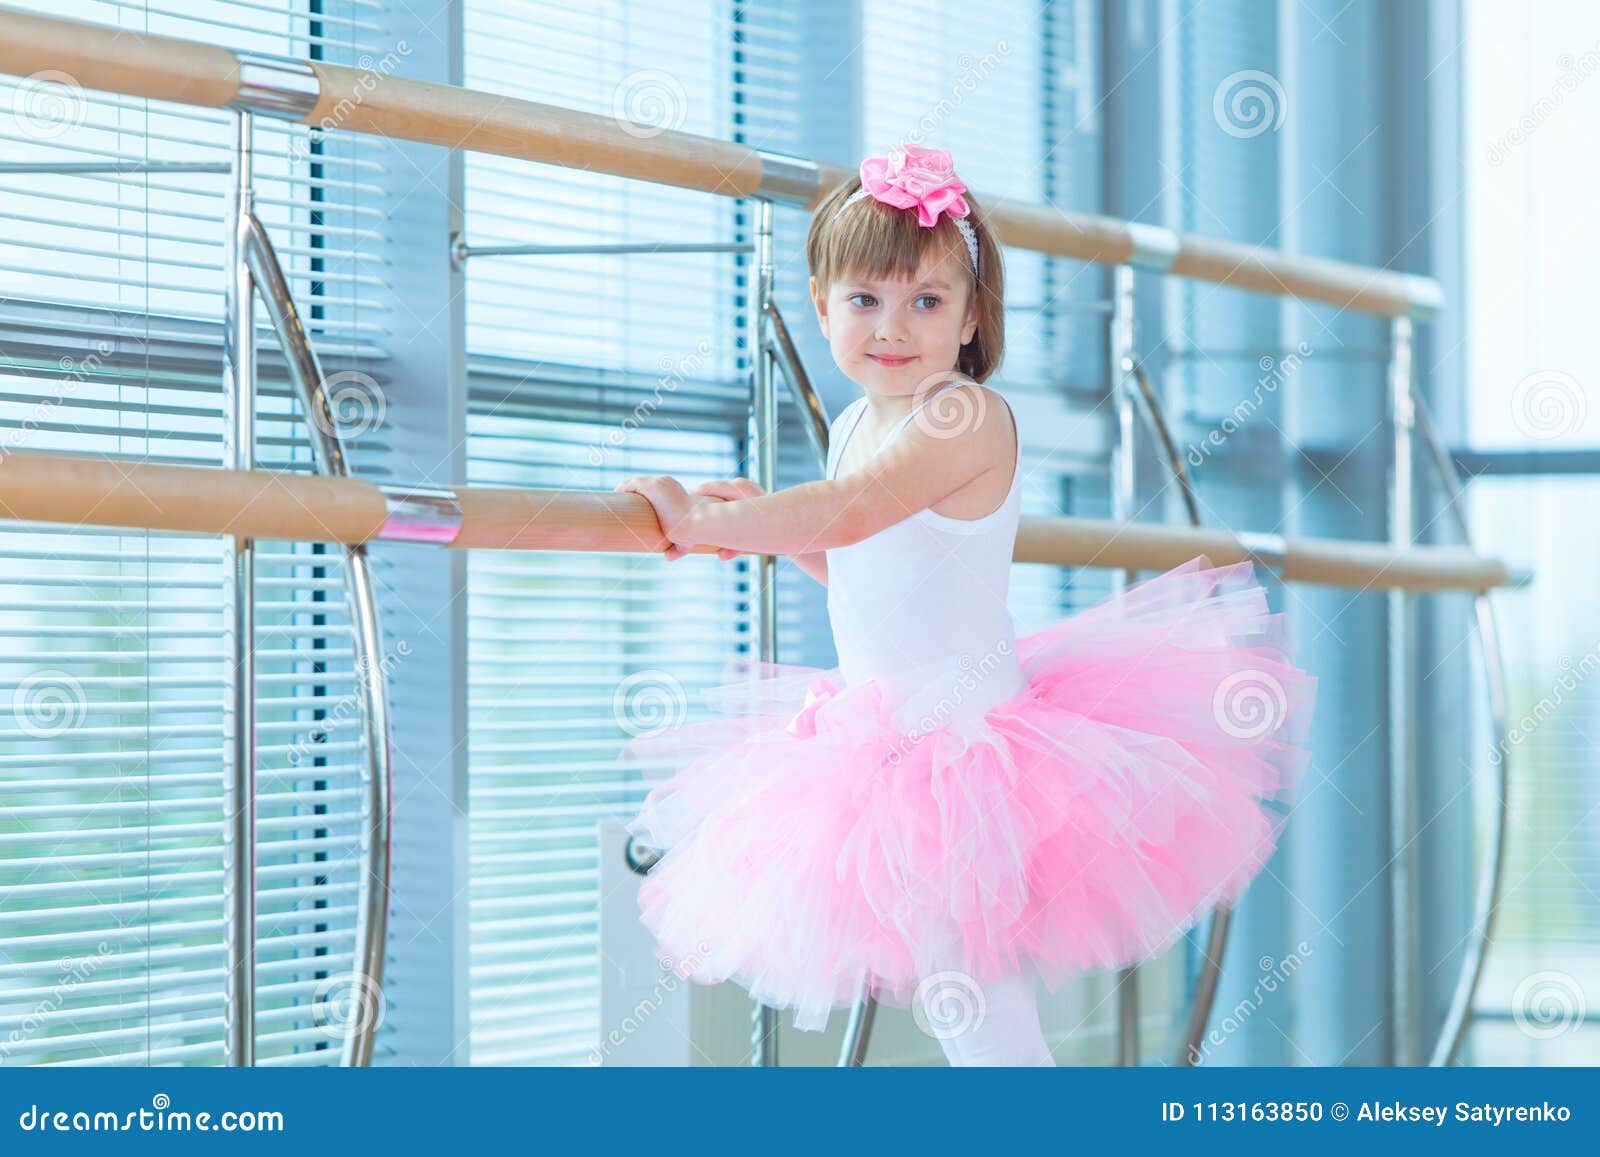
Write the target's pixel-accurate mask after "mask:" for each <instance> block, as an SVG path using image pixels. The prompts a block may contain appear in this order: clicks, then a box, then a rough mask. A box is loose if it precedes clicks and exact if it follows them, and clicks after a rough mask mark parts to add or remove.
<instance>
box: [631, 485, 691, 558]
mask: <svg viewBox="0 0 1600 1157" xmlns="http://www.w3.org/2000/svg"><path fill="white" fill-rule="evenodd" d="M616 490H618V491H619V492H622V493H627V494H638V495H641V496H642V497H643V498H644V499H645V500H646V501H647V502H649V503H650V505H651V507H653V508H654V509H655V512H656V521H657V522H659V523H660V524H661V533H662V535H663V536H664V537H665V538H666V539H667V540H668V542H669V545H668V547H667V551H666V554H667V558H668V559H669V560H670V559H675V558H681V557H682V556H683V555H685V554H687V553H688V548H689V547H691V546H694V545H695V544H694V543H692V542H686V541H684V540H683V538H682V529H681V528H682V523H683V520H684V518H685V517H687V515H688V513H689V509H690V508H691V507H692V506H694V505H695V500H694V499H692V498H690V497H689V493H688V491H686V490H684V488H683V483H681V482H679V481H678V480H677V479H676V478H673V477H672V476H671V475H667V474H639V475H635V476H634V477H632V478H629V479H628V480H627V481H625V482H619V483H617V485H616ZM674 532H677V533H676V534H675V533H674Z"/></svg>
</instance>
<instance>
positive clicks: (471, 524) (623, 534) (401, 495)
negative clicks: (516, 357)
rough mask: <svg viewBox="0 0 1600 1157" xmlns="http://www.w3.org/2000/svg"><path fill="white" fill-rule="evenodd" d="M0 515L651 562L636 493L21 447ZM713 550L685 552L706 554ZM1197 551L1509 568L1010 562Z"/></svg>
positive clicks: (1441, 554)
mask: <svg viewBox="0 0 1600 1157" xmlns="http://www.w3.org/2000/svg"><path fill="white" fill-rule="evenodd" d="M0 519H10V520H14V521H20V522H46V523H55V524H63V525H68V526H97V527H115V528H121V529H127V530H133V531H157V532H165V533H178V534H206V535H233V536H235V537H238V538H251V539H276V540H282V541H289V542H331V543H365V542H375V541H393V542H424V543H432V544H433V545H436V546H443V547H449V548H452V549H457V550H573V551H601V552H611V553H644V554H659V553H661V552H662V551H664V550H665V549H666V547H667V540H666V538H665V537H663V535H662V534H661V527H660V524H659V523H658V522H657V521H656V516H655V511H654V510H653V509H652V508H651V506H650V503H649V502H648V501H647V500H646V499H644V498H643V497H642V496H640V495H637V494H629V493H620V492H616V491H589V490H514V489H510V490H508V489H499V488H494V487H482V486H478V487H463V488H461V489H459V490H437V489H434V488H428V487H407V486H396V485H388V484H383V485H380V484H377V483H373V482H368V481H365V480H363V479H359V478H335V477H327V476H319V475H315V474H291V473H279V472H273V471H265V470H223V469H219V468H215V467H201V466H170V465H163V464H160V463H151V462H140V461H137V460H132V459H119V458H110V457H87V456H85V457H78V456H73V455H66V454H46V453H39V452H35V451H15V452H13V453H10V454H7V455H5V456H4V458H3V459H0ZM715 550H716V548H715V547H712V546H702V547H696V548H694V550H693V551H692V552H691V553H694V554H713V553H714V552H715ZM1200 554H1204V555H1206V556H1207V557H1209V558H1210V559H1211V561H1212V562H1213V563H1216V564H1225V563H1231V562H1238V561H1242V560H1244V559H1254V560H1256V561H1258V562H1261V563H1262V564H1263V565H1267V566H1270V567H1271V568H1272V569H1273V570H1275V571H1276V572H1277V573H1278V574H1280V575H1281V576H1282V577H1283V578H1284V579H1285V580H1287V581H1290V582H1303V583H1311V584H1316V585H1322V586H1339V587H1351V588H1355V589H1358V590H1365V589H1387V588H1391V587H1399V588H1404V589H1407V590H1415V591H1447V590H1470V591H1481V590H1486V589H1489V588H1491V587H1498V586H1505V585H1507V584H1509V583H1511V582H1512V581H1513V579H1512V576H1511V575H1510V573H1509V572H1508V570H1507V568H1506V566H1505V564H1504V563H1502V562H1500V561H1499V560H1498V559H1493V558H1487V557H1484V556H1483V555H1479V554H1474V553H1473V552H1472V551H1470V550H1466V549H1463V548H1459V547H1440V546H1413V547H1409V548H1406V549H1403V550H1395V549H1394V548H1392V547H1390V546H1388V545H1386V544H1384V543H1376V542H1359V541H1347V540H1334V539H1280V538H1276V537H1273V536H1267V535H1235V534H1233V533H1230V532H1228V531H1225V530H1194V529H1190V528H1187V527H1177V526H1160V525H1151V524H1146V523H1118V522H1112V521H1109V520H1102V519H1093V518H1057V517H1042V516H1029V517H1027V518H1024V519H1022V522H1021V526H1020V527H1019V529H1018V533H1017V545H1016V550H1015V552H1014V554H1013V556H1012V557H1013V558H1014V560H1015V561H1017V562H1031V563H1045V564H1049V565H1053V566H1071V567H1105V568H1114V569H1118V570H1167V569H1170V568H1171V567H1174V566H1179V565H1181V564H1182V563H1185V562H1188V561H1189V560H1190V559H1192V558H1194V557H1195V556H1196V555H1200Z"/></svg>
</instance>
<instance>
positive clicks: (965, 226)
mask: <svg viewBox="0 0 1600 1157" xmlns="http://www.w3.org/2000/svg"><path fill="white" fill-rule="evenodd" d="M871 195H872V194H871V191H870V190H868V189H867V188H866V187H865V186H863V187H862V188H860V189H857V190H856V191H855V192H854V193H851V194H850V195H849V196H848V197H846V198H845V199H844V204H843V205H840V206H839V212H838V213H835V214H834V215H833V220H838V218H839V213H843V212H844V211H845V209H846V208H847V207H848V206H850V205H852V204H854V203H855V202H857V201H859V200H861V198H863V197H868V196H871ZM945 216H946V217H949V218H950V221H951V222H952V223H953V224H954V225H955V227H956V228H957V229H959V230H961V236H962V237H964V238H965V239H966V242H967V256H968V257H970V258H972V275H973V276H974V277H976V276H977V275H978V233H977V230H975V229H974V228H973V227H972V222H970V221H968V220H967V219H966V218H965V217H956V216H953V215H952V214H950V213H948V212H946V213H945Z"/></svg>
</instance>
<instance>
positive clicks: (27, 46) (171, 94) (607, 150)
mask: <svg viewBox="0 0 1600 1157" xmlns="http://www.w3.org/2000/svg"><path fill="white" fill-rule="evenodd" d="M280 59H281V58H269V57H259V56H254V57H253V56H249V55H248V54H245V55H236V54H235V53H234V52H232V51H231V50H229V49H226V48H220V47H217V46H215V45H210V44H203V43H200V42H198V41H191V40H182V39H178V38H175V37H169V36H155V35H150V34H147V33H142V32H137V31H135V30H133V29H130V28H111V27H108V26H106V25H103V24H96V23H92V22H88V21H78V20H65V19H62V18H60V17H55V16H43V15H39V14H37V13H32V12H20V11H18V10H16V9H14V8H7V7H3V6H0V72H7V73H11V74H13V75H16V76H31V75H32V74H34V73H36V72H39V71H40V70H43V69H54V70H58V71H61V72H64V73H66V74H68V75H69V76H71V77H72V78H73V80H74V81H76V82H77V83H78V84H80V85H82V86H84V87H86V88H92V89H99V90H101V91H105V92H117V93H123V94H125V95H128V96H138V97H146V98H148V99H151V100H164V101H173V102H175V103H178V104H190V105H198V106H200V107H204V108H226V107H235V108H244V109H252V110H255V111H261V112H263V113H264V114H265V115H273V116H280V117H282V118H283V119H289V120H295V121H297V122H298V123H301V124H307V125H312V126H316V127H321V128H332V129H339V130H343V131H346V132H358V133H371V134H377V135H381V136H386V137H392V138H398V139H402V140H410V141H421V142H424V143H426V144H432V145H438V146H440V147H442V148H449V149H454V148H459V149H466V150H469V151H472V152H480V153H491V154H495V155H497V156H503V157H516V158H518V159H521V160H527V161H537V162H540V163H543V164H550V165H563V166H567V167H571V168H581V169H587V170H591V171H593V172H599V173H606V174H609V175H611V176H617V177H626V178H630V179H633V180H639V181H650V182H653V183H655V184H659V185H671V186H674V187H677V188H682V189H694V190H698V191H699V192H702V193H708V194H713V195H717V196H724V197H752V196H759V197H764V198H767V199H770V200H773V201H778V202H782V203H784V204H791V205H795V206H798V207H800V208H804V209H813V208H815V207H816V205H817V203H818V202H819V201H820V200H821V199H822V197H823V196H824V195H825V194H826V193H827V192H828V190H829V189H831V188H832V187H833V186H834V185H836V184H837V183H838V182H839V181H841V180H844V179H845V178H846V177H849V176H851V175H852V174H853V170H848V169H844V168H840V167H838V166H834V165H828V164H825V163H820V162H813V161H810V160H806V159H804V158H797V157H786V156H781V155H776V154H772V153H767V152H764V151H761V150H758V149H753V148H751V147H749V146H748V145H742V144H737V143H735V142H732V141H724V140H719V139H717V138H715V137H705V136H699V135H697V134H694V133H685V132H678V131H675V130H663V131H660V132H652V133H650V134H639V133H636V132H628V131H627V130H626V129H625V128H624V127H623V126H622V125H621V124H620V123H619V122H618V121H617V120H616V119H615V118H613V117H610V116H604V115H601V114H597V113H587V112H579V111H577V110H574V109H568V108H562V107H560V106H558V105H550V104H542V103H540V102H538V101H530V100H520V99H515V98H511V97H505V96H500V95H498V94H493V93H485V92H477V91H474V90H472V89H467V88H460V87H457V86H455V85H449V84H439V83H435V82H432V81H419V80H409V79H406V78H403V77H399V76H394V75H391V74H389V73H381V74H380V73H376V72H374V71H373V70H372V69H367V70H362V69H356V68H349V67H346V66H343V65H337V64H328V63H325V62H323V61H314V60H313V61H291V62H288V63H289V64H290V65H291V66H292V68H289V69H285V70H282V71H281V73H280V74H279V75H277V76H273V77H272V78H271V79H272V80H273V82H275V83H289V84H293V85H302V84H303V89H304V91H303V92H302V91H300V88H298V87H296V88H293V89H292V93H291V95H293V96H294V97H297V98H300V99H295V100H292V101H290V102H289V103H290V105H291V111H289V112H286V111H285V110H284V108H283V107H282V106H283V102H282V101H281V100H274V101H271V102H268V101H267V100H266V98H265V97H264V96H263V94H262V93H260V92H258V91H257V89H256V88H255V87H252V85H251V84H248V83H247V84H243V85H242V84H241V79H242V78H243V77H244V76H245V74H246V72H248V73H249V76H250V78H251V80H252V81H256V82H259V81H260V80H261V78H262V76H263V74H264V73H263V69H262V68H261V63H262V62H271V61H278V60H280ZM294 69H298V70H300V72H301V73H303V77H298V78H297V77H295V76H294V75H293V71H294ZM266 71H270V69H269V70H266ZM285 78H288V79H287V80H285ZM293 114H298V115H293ZM976 192H977V193H978V195H979V196H981V197H982V199H983V203H984V205H985V207H986V209H987V210H988V214H989V221H990V222H991V224H992V225H993V226H994V229H995V231H996V233H997V234H998V235H999V237H1000V239H1001V240H1002V242H1003V243H1004V244H1006V245H1008V246H1012V247H1014V248H1018V249H1029V250H1034V251H1037V252H1040V253H1048V254H1051V255H1053V256H1058V257H1068V258H1073V259H1076V260H1079V261H1089V262H1094V263H1097V264H1101V265H1123V264H1132V265H1138V266H1141V267H1145V268H1150V269H1157V270H1162V271H1165V272H1168V273H1172V274H1175V275H1177V276H1182V277H1189V278H1194V279H1197V280H1202V281H1209V282H1214V283H1217V284H1222V285H1229V286H1233V287H1236V288H1239V289H1248V290H1253V291H1255V292H1259V293H1266V294H1271V295H1273V296H1278V297H1297V298H1300V299H1302V300H1306V301H1319V302H1324V303H1327V304H1330V305H1335V306H1338V307H1340V308H1341V309H1353V310H1356V311H1358V312H1362V313H1372V314H1380V315H1383V316H1399V315H1402V314H1404V315H1410V316H1412V317H1428V316H1431V315H1433V314H1434V313H1436V312H1437V311H1438V310H1439V309H1440V308H1442V306H1443V301H1444V298H1443V293H1442V292H1441V290H1440V288H1439V285H1438V283H1437V282H1436V281H1433V280H1432V279H1430V278H1426V277H1418V276H1414V275H1411V274H1406V273H1397V272H1395V271H1393V270H1387V269H1375V268H1371V267H1368V266H1362V265H1355V264H1350V263H1346V262H1341V261H1329V260H1323V259H1320V258H1315V257H1303V256H1299V255H1296V254H1289V253H1283V252H1279V251H1274V250H1270V249H1263V248H1260V247H1257V246H1253V245H1242V244H1239V243H1237V242H1232V241H1223V240H1219V239H1216V238H1209V237H1200V236H1193V235H1189V234H1179V233H1174V232H1172V231H1171V230H1168V229H1165V228H1161V227H1159V226H1154V225H1146V224H1141V223H1138V222H1131V221H1123V220H1121V219H1119V218H1115V217H1101V216H1096V215H1094V214H1090V213H1070V212H1065V211H1063V210H1060V209H1057V208H1055V207H1054V206H1051V205H1041V204H1037V203H1033V202H1024V201H1016V200H1011V199H1008V198H1005V197H999V196H991V195H989V194H987V193H984V192H983V191H982V190H977V191H976Z"/></svg>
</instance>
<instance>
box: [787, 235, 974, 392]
mask: <svg viewBox="0 0 1600 1157" xmlns="http://www.w3.org/2000/svg"><path fill="white" fill-rule="evenodd" d="M971 283H972V274H971V272H970V270H969V269H968V268H966V267H964V266H961V265H958V264H956V263H955V262H954V261H952V260H951V258H950V256H949V255H945V256H944V257H942V258H934V257H932V256H929V257H924V258H923V263H922V267H921V268H920V269H918V270H917V276H916V277H915V278H913V279H912V280H910V281H905V280H901V279H893V280H884V281H869V280H864V279H861V278H849V279H845V280H841V281H838V282H835V283H834V284H833V285H832V286H830V287H829V289H828V295H827V298H826V300H823V299H821V298H819V296H818V294H817V279H816V278H815V277H813V278H812V279H811V300H812V302H813V303H814V304H815V305H816V308H817V324H818V325H820V326H821V327H822V335H823V336H824V337H826V338H827V339H828V345H829V346H830V347H832V349H833V360H834V361H835V362H837V363H838V366H839V368H840V369H841V370H843V371H844V373H845V374H846V375H847V376H848V377H849V378H850V380H851V381H853V382H855V383H856V384H857V385H859V386H860V387H861V388H862V389H863V390H866V391H867V392H868V393H869V394H875V393H876V394H911V393H914V392H915V391H916V389H917V387H918V385H919V384H920V383H921V382H923V381H925V380H926V379H927V378H928V377H929V376H930V375H932V374H937V373H948V372H949V371H950V370H952V369H954V368H955V364H956V358H957V357H958V356H959V355H960V353H961V347H962V346H963V345H965V344H966V343H967V342H969V341H971V340H972V335H973V334H974V333H976V332H977V329H978V321H977V307H976V302H974V301H972V300H969V299H971V298H972V297H973V294H972V290H971Z"/></svg>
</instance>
